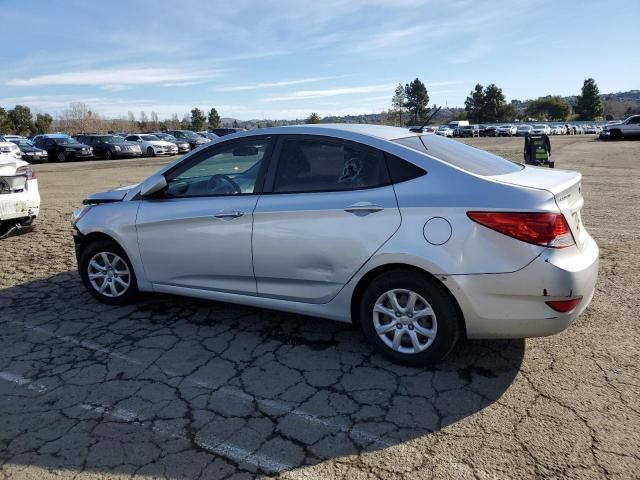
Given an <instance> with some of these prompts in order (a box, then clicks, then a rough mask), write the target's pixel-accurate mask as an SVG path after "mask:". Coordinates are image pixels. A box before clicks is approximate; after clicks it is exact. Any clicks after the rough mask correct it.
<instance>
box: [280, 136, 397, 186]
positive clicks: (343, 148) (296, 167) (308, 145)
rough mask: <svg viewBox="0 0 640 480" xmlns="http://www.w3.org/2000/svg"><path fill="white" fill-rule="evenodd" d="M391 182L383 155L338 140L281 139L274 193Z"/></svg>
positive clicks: (380, 184) (377, 184)
mask: <svg viewBox="0 0 640 480" xmlns="http://www.w3.org/2000/svg"><path fill="white" fill-rule="evenodd" d="M390 183H391V180H390V178H389V172H388V170H387V166H386V163H385V158H384V154H383V153H382V152H380V151H378V150H375V149H372V148H368V147H365V146H362V145H358V144H354V143H351V142H342V141H340V140H325V139H307V138H301V139H297V138H285V139H284V140H283V141H282V147H281V149H280V155H279V159H278V167H277V170H276V174H275V180H274V186H273V191H274V192H275V193H301V192H333V191H343V190H358V189H363V188H373V187H379V186H382V185H388V184H390Z"/></svg>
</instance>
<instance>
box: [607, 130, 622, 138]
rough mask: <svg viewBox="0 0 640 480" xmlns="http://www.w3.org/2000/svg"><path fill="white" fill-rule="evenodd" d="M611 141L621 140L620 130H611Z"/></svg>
mask: <svg viewBox="0 0 640 480" xmlns="http://www.w3.org/2000/svg"><path fill="white" fill-rule="evenodd" d="M609 136H610V137H611V140H620V139H621V138H622V133H621V132H620V130H611V134H610V135H609Z"/></svg>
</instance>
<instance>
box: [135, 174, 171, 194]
mask: <svg viewBox="0 0 640 480" xmlns="http://www.w3.org/2000/svg"><path fill="white" fill-rule="evenodd" d="M165 188H167V179H166V178H165V176H164V175H162V174H156V175H152V176H151V177H149V178H147V179H146V180H145V181H144V182H142V185H141V186H140V196H141V197H142V198H149V197H152V196H154V195H156V194H158V193H160V192H162V191H163V190H164V189H165Z"/></svg>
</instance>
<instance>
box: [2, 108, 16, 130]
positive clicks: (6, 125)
mask: <svg viewBox="0 0 640 480" xmlns="http://www.w3.org/2000/svg"><path fill="white" fill-rule="evenodd" d="M3 133H5V134H10V133H13V125H12V124H11V121H10V120H9V114H8V113H7V111H6V110H5V109H4V108H2V107H0V134H3Z"/></svg>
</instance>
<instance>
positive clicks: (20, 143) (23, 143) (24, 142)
mask: <svg viewBox="0 0 640 480" xmlns="http://www.w3.org/2000/svg"><path fill="white" fill-rule="evenodd" d="M11 141H12V142H13V143H15V144H16V145H18V146H19V147H33V143H31V142H30V141H29V140H11Z"/></svg>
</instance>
